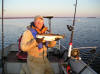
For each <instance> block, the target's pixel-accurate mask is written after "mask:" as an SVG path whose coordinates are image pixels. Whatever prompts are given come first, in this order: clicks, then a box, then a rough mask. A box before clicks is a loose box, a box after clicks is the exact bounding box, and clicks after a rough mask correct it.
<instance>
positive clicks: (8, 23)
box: [0, 18, 100, 73]
mask: <svg viewBox="0 0 100 74" xmlns="http://www.w3.org/2000/svg"><path fill="white" fill-rule="evenodd" d="M72 19H73V18H53V19H52V22H51V24H52V32H53V33H57V34H65V36H66V37H65V39H62V40H61V44H62V45H64V46H65V47H66V48H68V43H69V39H70V33H71V32H69V31H68V29H67V27H66V25H72ZM44 20H45V25H46V26H48V19H44ZM31 21H33V19H5V20H4V46H5V47H6V46H8V45H10V44H12V43H16V42H17V40H18V38H19V36H20V35H21V34H22V33H23V32H24V31H25V30H26V26H28V25H29V24H30V22H31ZM83 46H97V47H98V48H97V54H99V52H100V18H76V24H75V32H74V39H73V47H83ZM0 49H1V20H0ZM97 62H98V63H97ZM99 62H100V57H96V60H95V61H94V63H95V64H93V65H91V67H92V68H93V69H94V70H95V71H97V72H98V73H99V69H100V66H99V65H100V63H99Z"/></svg>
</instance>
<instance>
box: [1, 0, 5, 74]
mask: <svg viewBox="0 0 100 74" xmlns="http://www.w3.org/2000/svg"><path fill="white" fill-rule="evenodd" d="M3 11H4V0H2V55H1V56H2V74H5V72H4V27H3V26H4V25H3V24H4V23H3V19H4V12H3Z"/></svg>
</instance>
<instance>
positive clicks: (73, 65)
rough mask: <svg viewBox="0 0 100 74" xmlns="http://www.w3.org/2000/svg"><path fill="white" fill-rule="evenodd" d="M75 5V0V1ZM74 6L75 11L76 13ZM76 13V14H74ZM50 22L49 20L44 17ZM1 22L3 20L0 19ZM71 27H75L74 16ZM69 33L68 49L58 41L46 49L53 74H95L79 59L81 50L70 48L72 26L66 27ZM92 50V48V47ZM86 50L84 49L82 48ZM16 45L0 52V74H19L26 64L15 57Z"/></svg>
mask: <svg viewBox="0 0 100 74" xmlns="http://www.w3.org/2000/svg"><path fill="white" fill-rule="evenodd" d="M76 4H77V0H76ZM76 6H77V5H75V11H76ZM75 13H76V12H75ZM45 18H48V19H49V20H50V21H51V18H53V17H50V16H49V17H48V16H46V17H45ZM2 20H3V18H2ZM73 25H75V14H74V20H73ZM67 28H68V29H69V31H71V42H70V43H69V48H65V47H64V46H63V45H61V43H60V40H59V41H58V42H57V44H56V46H55V47H53V48H48V50H47V54H48V56H47V58H48V59H49V61H50V63H51V66H52V68H53V70H54V73H55V74H97V73H96V72H95V71H94V70H93V69H92V68H91V67H90V66H89V65H88V64H86V63H85V62H84V61H83V60H82V59H81V57H80V51H79V49H81V48H72V38H73V32H74V31H73V28H74V26H69V25H68V26H67ZM49 32H50V33H51V23H49ZM90 48H91V47H90ZM92 48H93V47H92ZM84 49H86V47H85V48H84ZM18 50H19V48H18V43H17V42H16V43H14V44H11V45H9V46H7V47H6V48H4V49H3V50H2V55H3V56H2V68H1V70H2V74H20V70H21V68H22V65H25V64H26V60H20V59H18V57H17V56H16V54H17V52H18Z"/></svg>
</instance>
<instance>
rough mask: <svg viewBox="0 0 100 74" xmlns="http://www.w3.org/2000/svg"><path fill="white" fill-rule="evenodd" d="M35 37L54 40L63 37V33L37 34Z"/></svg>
mask: <svg viewBox="0 0 100 74" xmlns="http://www.w3.org/2000/svg"><path fill="white" fill-rule="evenodd" d="M36 38H40V39H41V38H43V39H44V40H45V41H54V40H59V39H63V38H64V35H59V34H37V35H36Z"/></svg>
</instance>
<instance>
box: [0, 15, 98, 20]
mask: <svg viewBox="0 0 100 74" xmlns="http://www.w3.org/2000/svg"><path fill="white" fill-rule="evenodd" d="M43 17H44V18H48V17H50V16H43ZM52 17H53V16H52ZM28 18H34V17H4V18H3V19H28ZM53 18H73V17H67V16H66V17H63V16H56V17H53ZM76 18H97V17H94V16H93V17H92V16H91V17H76ZM0 19H2V17H0Z"/></svg>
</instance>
